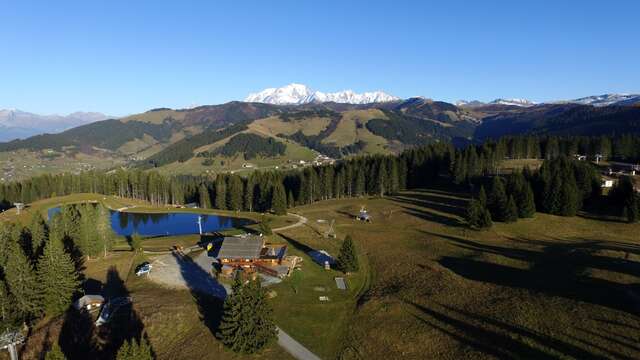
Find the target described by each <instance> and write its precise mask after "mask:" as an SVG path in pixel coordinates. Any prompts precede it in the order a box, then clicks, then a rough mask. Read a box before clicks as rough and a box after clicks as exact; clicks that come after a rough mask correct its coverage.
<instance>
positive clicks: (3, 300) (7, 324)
mask: <svg viewBox="0 0 640 360" xmlns="http://www.w3.org/2000/svg"><path fill="white" fill-rule="evenodd" d="M19 318H20V314H19V313H18V312H17V309H16V307H15V302H14V300H13V296H12V295H11V293H10V292H9V289H7V285H6V284H5V283H4V281H3V280H0V329H14V328H17V327H18V326H19Z"/></svg>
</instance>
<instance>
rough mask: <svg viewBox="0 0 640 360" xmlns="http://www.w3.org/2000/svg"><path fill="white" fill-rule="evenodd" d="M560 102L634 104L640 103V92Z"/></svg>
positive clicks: (599, 104)
mask: <svg viewBox="0 0 640 360" xmlns="http://www.w3.org/2000/svg"><path fill="white" fill-rule="evenodd" d="M558 103H572V104H581V105H592V106H609V105H633V104H636V103H640V94H604V95H594V96H587V97H583V98H579V99H574V100H567V101H558Z"/></svg>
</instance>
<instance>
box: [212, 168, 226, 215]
mask: <svg viewBox="0 0 640 360" xmlns="http://www.w3.org/2000/svg"><path fill="white" fill-rule="evenodd" d="M215 185H216V208H217V209H220V210H226V209H227V179H226V177H225V176H224V175H222V174H218V176H216V182H215Z"/></svg>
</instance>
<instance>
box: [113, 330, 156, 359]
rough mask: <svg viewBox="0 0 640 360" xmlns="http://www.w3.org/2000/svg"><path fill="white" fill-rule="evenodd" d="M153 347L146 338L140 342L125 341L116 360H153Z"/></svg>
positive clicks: (142, 338) (134, 340)
mask: <svg viewBox="0 0 640 360" xmlns="http://www.w3.org/2000/svg"><path fill="white" fill-rule="evenodd" d="M152 359H153V353H152V352H151V346H150V345H149V342H148V341H147V339H145V337H144V336H143V337H141V339H140V342H138V341H137V340H136V339H131V340H130V341H125V342H124V343H123V344H122V346H121V347H120V349H119V350H118V354H117V355H116V360H152Z"/></svg>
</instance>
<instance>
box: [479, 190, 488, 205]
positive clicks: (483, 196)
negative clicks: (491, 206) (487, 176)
mask: <svg viewBox="0 0 640 360" xmlns="http://www.w3.org/2000/svg"><path fill="white" fill-rule="evenodd" d="M478 201H479V202H480V205H482V207H484V208H486V207H487V193H486V192H485V191H484V186H483V185H480V192H479V193H478Z"/></svg>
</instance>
